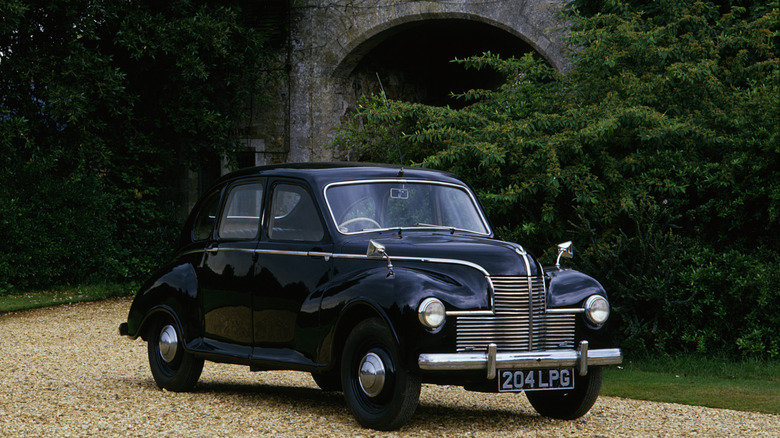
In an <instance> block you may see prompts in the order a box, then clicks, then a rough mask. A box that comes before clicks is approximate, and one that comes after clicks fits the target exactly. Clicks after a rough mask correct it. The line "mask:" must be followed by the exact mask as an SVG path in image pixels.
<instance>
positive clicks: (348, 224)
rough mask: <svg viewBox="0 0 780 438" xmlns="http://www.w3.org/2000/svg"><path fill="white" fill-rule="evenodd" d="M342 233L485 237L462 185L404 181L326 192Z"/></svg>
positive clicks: (478, 215)
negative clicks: (421, 231) (442, 232)
mask: <svg viewBox="0 0 780 438" xmlns="http://www.w3.org/2000/svg"><path fill="white" fill-rule="evenodd" d="M325 198H326V199H327V201H328V207H329V208H330V213H331V215H332V216H333V220H334V222H335V223H336V226H337V227H338V229H339V231H340V232H341V233H344V234H351V233H360V232H365V231H373V230H382V229H390V228H444V229H448V230H453V229H454V230H463V231H469V232H473V233H479V234H489V233H490V232H489V231H488V227H487V224H486V222H485V220H484V218H483V216H482V213H481V211H480V209H479V207H477V203H476V202H475V200H474V198H473V197H472V196H471V194H470V193H469V192H468V191H467V190H466V189H465V188H464V187H461V186H456V185H450V184H443V183H433V182H409V181H379V182H373V181H369V182H359V183H344V184H333V185H331V186H329V187H328V188H327V189H326V191H325Z"/></svg>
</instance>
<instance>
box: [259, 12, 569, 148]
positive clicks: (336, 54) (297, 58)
mask: <svg viewBox="0 0 780 438" xmlns="http://www.w3.org/2000/svg"><path fill="white" fill-rule="evenodd" d="M567 2H568V0H502V1H495V0H447V1H434V0H299V1H298V2H296V3H295V6H293V9H292V13H291V20H290V34H289V47H288V52H287V54H286V60H285V64H286V65H287V68H288V71H287V75H286V81H285V83H284V87H283V88H280V91H279V95H280V96H281V97H282V98H283V99H286V103H285V107H284V112H283V117H284V120H283V121H280V120H279V118H278V117H276V116H275V114H274V113H279V111H273V110H272V111H269V112H267V113H264V114H263V116H261V117H266V115H267V117H266V118H265V119H263V120H260V118H259V117H258V119H256V120H257V121H256V122H254V123H253V128H254V127H256V128H257V129H256V131H257V132H259V133H261V135H262V137H263V138H262V139H261V140H263V142H264V143H262V144H263V146H262V147H263V148H265V149H264V151H265V152H264V153H265V154H266V156H270V155H268V152H267V151H271V150H274V148H276V149H275V150H285V149H286V150H287V151H288V152H287V153H286V159H287V160H289V161H299V162H300V161H313V160H330V159H332V158H333V155H332V151H329V150H328V149H327V148H325V146H326V145H328V144H330V142H331V141H332V139H333V138H334V136H335V131H336V129H337V127H338V126H339V125H340V124H341V121H342V119H343V118H344V117H347V115H348V112H349V107H350V105H351V104H352V102H354V95H355V92H353V91H352V90H350V84H349V75H350V74H351V72H352V71H353V70H354V69H355V67H356V66H357V65H358V63H359V62H360V60H361V59H363V57H365V56H366V54H368V53H370V52H371V51H372V50H373V49H374V48H375V47H376V46H377V45H379V44H381V43H382V41H385V40H387V39H388V38H390V37H392V36H393V35H395V34H397V33H399V32H403V31H404V29H408V28H409V27H410V26H415V25H419V24H420V23H426V22H435V21H437V20H460V21H463V22H474V23H481V24H484V25H486V26H490V27H492V28H495V29H500V30H501V31H503V32H506V34H507V35H509V36H510V37H511V38H515V39H517V40H518V41H522V42H523V43H524V44H527V45H528V46H529V47H530V48H531V49H532V50H534V51H535V52H537V53H538V54H540V55H541V56H542V57H543V58H544V59H546V60H547V61H548V63H549V64H550V65H552V66H553V67H554V68H556V69H557V70H559V71H566V70H567V69H568V63H567V60H566V56H565V53H566V46H565V43H564V41H563V39H562V38H561V37H562V36H563V34H564V33H565V27H566V23H565V21H563V19H562V16H561V15H560V11H561V10H562V9H563V8H564V7H565V5H566V4H567ZM469 55H470V54H469ZM467 56H468V55H467ZM280 122H281V123H280ZM264 131H267V132H269V133H272V134H265V135H263V132H264ZM280 138H283V139H284V140H283V141H284V142H285V144H284V145H279V144H278V143H277V140H276V139H280ZM258 150H259V149H258Z"/></svg>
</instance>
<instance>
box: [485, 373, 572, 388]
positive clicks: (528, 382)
mask: <svg viewBox="0 0 780 438" xmlns="http://www.w3.org/2000/svg"><path fill="white" fill-rule="evenodd" d="M549 389H574V368H563V369H552V370H498V391H499V392H518V391H543V390H549Z"/></svg>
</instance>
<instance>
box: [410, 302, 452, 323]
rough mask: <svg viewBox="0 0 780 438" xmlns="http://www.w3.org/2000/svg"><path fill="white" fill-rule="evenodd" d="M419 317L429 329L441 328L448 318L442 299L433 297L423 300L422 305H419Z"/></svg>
mask: <svg viewBox="0 0 780 438" xmlns="http://www.w3.org/2000/svg"><path fill="white" fill-rule="evenodd" d="M417 318H418V319H419V320H420V323H421V324H422V325H423V326H424V327H425V328H427V329H428V330H437V329H439V328H440V327H441V326H443V325H444V321H445V320H446V319H447V318H446V309H445V308H444V303H442V302H441V300H440V299H438V298H433V297H429V298H426V299H424V300H422V302H421V303H420V306H419V307H417Z"/></svg>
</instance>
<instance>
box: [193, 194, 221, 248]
mask: <svg viewBox="0 0 780 438" xmlns="http://www.w3.org/2000/svg"><path fill="white" fill-rule="evenodd" d="M218 202H219V191H215V192H213V193H211V194H209V195H208V196H207V197H206V200H205V201H203V204H202V207H201V209H200V213H198V216H197V218H195V223H194V225H193V227H192V238H193V239H195V240H208V239H210V238H211V232H212V231H213V230H214V224H215V223H216V221H217V203H218Z"/></svg>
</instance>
